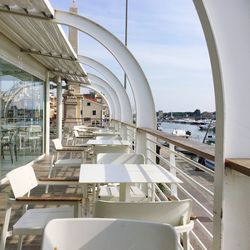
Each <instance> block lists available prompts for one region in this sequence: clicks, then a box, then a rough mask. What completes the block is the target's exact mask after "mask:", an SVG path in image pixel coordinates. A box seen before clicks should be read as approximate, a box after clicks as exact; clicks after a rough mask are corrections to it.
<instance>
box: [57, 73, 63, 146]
mask: <svg viewBox="0 0 250 250" xmlns="http://www.w3.org/2000/svg"><path fill="white" fill-rule="evenodd" d="M56 126H57V138H59V139H60V141H62V80H61V77H58V82H57V112H56Z"/></svg>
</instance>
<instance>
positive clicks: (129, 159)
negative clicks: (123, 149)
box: [96, 153, 145, 164]
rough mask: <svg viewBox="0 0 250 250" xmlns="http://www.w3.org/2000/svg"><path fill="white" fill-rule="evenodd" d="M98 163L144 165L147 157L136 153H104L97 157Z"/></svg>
mask: <svg viewBox="0 0 250 250" xmlns="http://www.w3.org/2000/svg"><path fill="white" fill-rule="evenodd" d="M96 163H98V164H107V163H120V164H125V163H126V164H143V163H145V157H144V155H143V154H135V153H129V154H124V153H104V154H98V155H97V159H96Z"/></svg>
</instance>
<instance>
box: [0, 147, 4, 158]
mask: <svg viewBox="0 0 250 250" xmlns="http://www.w3.org/2000/svg"><path fill="white" fill-rule="evenodd" d="M1 154H2V157H3V159H4V150H3V145H2V146H1Z"/></svg>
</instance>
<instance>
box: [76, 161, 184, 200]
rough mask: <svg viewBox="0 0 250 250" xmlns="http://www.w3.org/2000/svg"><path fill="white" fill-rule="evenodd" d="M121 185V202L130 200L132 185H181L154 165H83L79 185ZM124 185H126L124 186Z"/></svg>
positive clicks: (162, 169) (173, 177)
mask: <svg viewBox="0 0 250 250" xmlns="http://www.w3.org/2000/svg"><path fill="white" fill-rule="evenodd" d="M117 182H118V183H121V186H120V200H128V199H129V194H130V192H129V190H130V187H129V184H132V183H181V182H182V181H181V180H180V179H178V178H177V177H175V176H174V175H173V174H171V173H170V172H169V171H167V170H166V169H164V168H163V167H161V166H160V165H154V164H82V165H81V168H80V176H79V183H82V184H96V183H117ZM122 184H124V185H122Z"/></svg>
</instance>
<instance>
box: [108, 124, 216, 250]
mask: <svg viewBox="0 0 250 250" xmlns="http://www.w3.org/2000/svg"><path fill="white" fill-rule="evenodd" d="M112 123H113V125H114V126H115V127H116V129H118V130H119V131H121V134H122V135H123V136H124V131H126V139H127V140H129V141H130V142H131V145H132V146H133V149H134V150H135V151H136V152H138V151H137V150H138V149H137V148H136V144H137V143H138V141H137V133H138V132H139V133H140V134H141V133H143V134H144V136H145V138H146V144H145V151H144V152H146V154H145V158H146V162H148V163H153V164H160V165H161V166H163V167H164V168H166V169H168V170H169V171H170V172H171V173H172V174H174V175H176V176H178V178H179V179H181V180H182V181H183V183H182V184H171V185H167V184H164V183H161V184H160V185H158V184H156V185H155V186H154V188H153V190H154V194H153V195H152V196H153V198H154V200H156V201H160V200H169V199H184V198H190V199H191V200H192V201H193V213H194V216H193V217H196V219H195V227H194V230H193V231H192V233H191V238H192V239H191V242H192V243H193V245H194V249H195V246H197V245H198V246H199V248H200V249H209V248H211V246H212V240H213V235H212V233H211V230H212V221H213V213H212V207H213V195H214V194H213V177H214V171H213V170H211V169H208V168H207V167H205V166H203V165H201V164H200V163H198V162H197V161H196V160H194V159H191V158H189V157H188V156H186V155H185V154H183V153H181V152H179V151H178V149H177V147H178V148H182V149H185V150H186V151H189V152H190V153H193V154H194V155H196V156H197V157H196V158H198V157H203V158H207V159H210V160H213V159H214V154H213V146H209V145H207V146H204V145H203V144H202V143H200V147H199V144H198V143H196V142H194V143H193V142H192V141H190V140H185V139H180V138H178V137H175V136H172V135H168V134H166V133H163V132H159V131H157V130H150V129H144V128H136V126H134V125H131V124H127V123H121V122H119V121H115V120H112ZM187 142H188V143H187ZM166 143H167V145H166ZM192 144H194V145H192ZM138 153H143V152H138ZM204 221H205V222H204Z"/></svg>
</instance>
